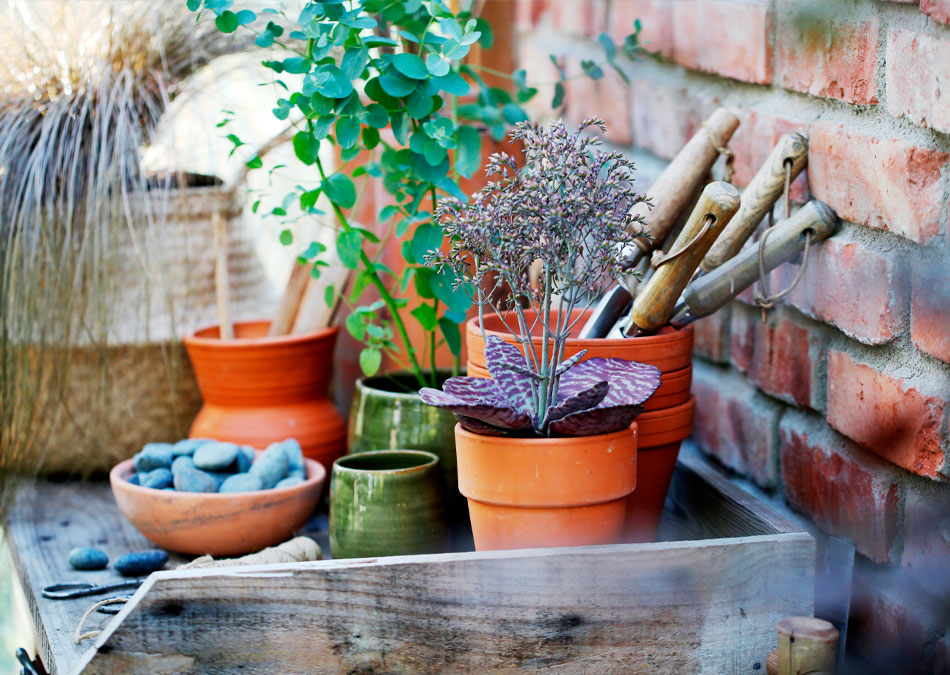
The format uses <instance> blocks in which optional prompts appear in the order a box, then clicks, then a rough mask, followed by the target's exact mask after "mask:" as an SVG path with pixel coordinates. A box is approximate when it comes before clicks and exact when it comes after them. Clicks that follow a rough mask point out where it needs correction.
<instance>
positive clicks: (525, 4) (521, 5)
mask: <svg viewBox="0 0 950 675" xmlns="http://www.w3.org/2000/svg"><path fill="white" fill-rule="evenodd" d="M547 9H548V2H547V0H516V3H515V28H517V29H518V30H519V31H522V32H523V31H530V30H533V29H534V28H535V27H536V26H537V25H538V22H540V20H541V17H542V16H543V15H544V13H545V12H546V11H547Z"/></svg>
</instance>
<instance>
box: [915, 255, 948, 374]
mask: <svg viewBox="0 0 950 675" xmlns="http://www.w3.org/2000/svg"><path fill="white" fill-rule="evenodd" d="M910 336H911V339H913V341H914V344H915V345H917V348H918V349H920V350H921V351H924V352H926V353H928V354H930V355H931V356H934V357H936V358H938V359H940V360H941V361H946V362H947V363H950V277H948V276H947V270H946V268H945V267H944V266H943V263H937V262H925V261H919V262H917V263H916V264H915V265H914V282H913V291H912V296H911V311H910Z"/></svg>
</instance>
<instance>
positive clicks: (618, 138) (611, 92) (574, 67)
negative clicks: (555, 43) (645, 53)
mask: <svg viewBox="0 0 950 675" xmlns="http://www.w3.org/2000/svg"><path fill="white" fill-rule="evenodd" d="M566 71H567V73H568V74H569V75H574V74H576V73H580V72H581V67H580V62H579V61H578V60H576V59H570V60H569V61H568V64H567V68H566ZM565 86H566V95H565V101H566V104H567V118H568V120H569V121H570V122H571V124H574V125H577V124H580V122H582V121H583V120H584V119H585V118H587V117H593V116H596V117H599V118H601V119H602V120H604V122H606V123H607V134H606V138H607V140H608V141H610V142H611V143H614V144H616V145H630V144H631V143H632V142H633V134H632V124H631V121H630V95H631V93H630V86H629V85H628V84H627V83H626V82H624V81H623V80H622V79H620V76H619V75H618V74H617V73H615V72H614V71H613V70H611V69H607V70H606V71H604V76H603V77H602V78H601V79H599V80H591V79H590V78H588V77H578V78H576V79H573V80H570V81H569V82H567V84H566V85H565Z"/></svg>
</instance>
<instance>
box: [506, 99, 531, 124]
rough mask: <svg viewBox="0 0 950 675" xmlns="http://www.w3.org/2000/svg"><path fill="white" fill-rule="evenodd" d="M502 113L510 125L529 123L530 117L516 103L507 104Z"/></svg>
mask: <svg viewBox="0 0 950 675" xmlns="http://www.w3.org/2000/svg"><path fill="white" fill-rule="evenodd" d="M501 112H502V114H503V115H504V116H505V121H506V122H508V124H517V123H518V122H527V121H528V116H527V115H526V114H525V111H524V110H522V109H521V106H519V105H516V104H514V103H506V104H505V107H504V108H502V110H501Z"/></svg>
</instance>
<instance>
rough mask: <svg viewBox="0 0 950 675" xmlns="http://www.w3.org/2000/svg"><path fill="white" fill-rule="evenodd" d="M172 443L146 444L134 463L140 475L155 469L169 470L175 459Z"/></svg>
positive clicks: (134, 459)
mask: <svg viewBox="0 0 950 675" xmlns="http://www.w3.org/2000/svg"><path fill="white" fill-rule="evenodd" d="M173 447H174V446H172V444H171V443H146V444H145V445H144V446H143V447H142V451H141V452H139V453H138V454H137V455H135V457H134V458H133V461H132V466H134V467H135V470H136V471H138V472H140V473H145V472H146V471H153V470H155V469H167V468H169V467H170V466H171V465H172V460H173V459H174V458H175V456H174V454H173V453H172V448H173Z"/></svg>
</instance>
